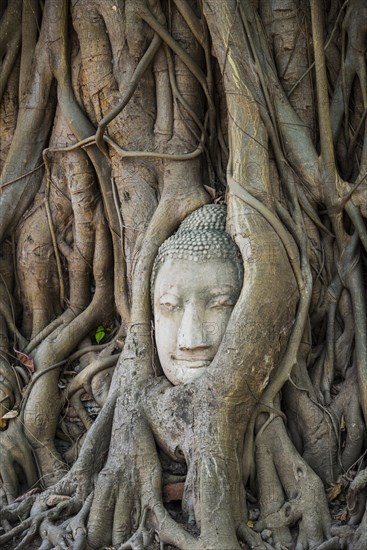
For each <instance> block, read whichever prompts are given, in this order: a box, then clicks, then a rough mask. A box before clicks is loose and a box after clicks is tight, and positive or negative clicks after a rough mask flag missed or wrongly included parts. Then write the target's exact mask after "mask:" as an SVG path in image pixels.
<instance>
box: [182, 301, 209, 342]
mask: <svg viewBox="0 0 367 550" xmlns="http://www.w3.org/2000/svg"><path fill="white" fill-rule="evenodd" d="M204 334H205V331H204V315H203V314H200V312H199V311H198V308H197V307H196V306H195V304H187V306H186V307H185V309H184V313H183V316H182V321H181V325H180V328H179V331H178V338H177V346H178V349H180V350H196V349H206V348H208V347H209V345H208V343H207V342H206V341H205V338H204Z"/></svg>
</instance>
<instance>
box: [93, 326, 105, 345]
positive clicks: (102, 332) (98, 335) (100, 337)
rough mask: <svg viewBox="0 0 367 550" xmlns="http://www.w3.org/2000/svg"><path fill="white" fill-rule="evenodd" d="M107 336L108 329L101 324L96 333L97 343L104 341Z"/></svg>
mask: <svg viewBox="0 0 367 550" xmlns="http://www.w3.org/2000/svg"><path fill="white" fill-rule="evenodd" d="M105 336H106V329H105V327H104V326H102V325H99V327H97V330H96V334H95V336H94V337H95V339H96V342H97V344H99V343H100V342H102V340H103V338H104V337H105Z"/></svg>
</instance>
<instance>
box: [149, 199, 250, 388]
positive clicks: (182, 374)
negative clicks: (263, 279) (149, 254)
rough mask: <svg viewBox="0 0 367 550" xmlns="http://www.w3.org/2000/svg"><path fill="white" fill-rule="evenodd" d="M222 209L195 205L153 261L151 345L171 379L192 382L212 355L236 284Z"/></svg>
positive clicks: (239, 272) (237, 268)
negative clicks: (152, 342) (154, 342)
mask: <svg viewBox="0 0 367 550" xmlns="http://www.w3.org/2000/svg"><path fill="white" fill-rule="evenodd" d="M226 211H227V209H226V207H225V206H224V205H217V204H209V205H205V206H203V207H201V208H199V209H198V210H195V211H194V212H193V213H192V214H190V215H189V216H188V217H187V218H186V219H185V220H184V221H183V222H182V223H181V225H180V227H179V228H178V230H177V232H176V233H175V234H174V235H173V236H172V237H170V238H169V239H167V240H166V241H165V242H164V243H163V244H162V245H161V246H160V248H159V250H158V254H157V257H156V259H155V262H154V266H153V271H152V278H151V293H152V302H153V311H154V326H155V338H156V346H157V352H158V357H159V361H160V363H161V367H162V369H163V372H164V374H165V375H166V377H167V378H168V380H169V381H170V382H171V383H172V384H174V385H177V384H185V383H188V382H192V381H193V380H195V379H196V378H198V377H199V376H201V375H202V374H203V372H204V371H205V369H206V368H207V367H208V366H209V365H210V363H211V362H212V361H213V359H214V357H215V355H216V353H217V351H218V348H219V346H220V343H221V341H222V338H223V335H224V331H225V329H226V326H227V323H228V321H229V318H230V316H231V313H232V310H233V307H234V305H235V303H236V301H237V299H238V297H239V294H240V291H241V288H242V280H243V265H242V259H241V255H240V252H239V249H238V247H237V245H236V244H235V242H234V241H233V240H232V238H231V237H230V235H229V234H228V233H226V231H225V225H226Z"/></svg>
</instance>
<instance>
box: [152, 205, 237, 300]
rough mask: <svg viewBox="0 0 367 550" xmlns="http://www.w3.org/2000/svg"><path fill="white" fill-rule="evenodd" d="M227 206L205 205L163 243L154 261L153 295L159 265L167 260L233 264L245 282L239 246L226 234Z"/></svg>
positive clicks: (186, 219)
mask: <svg viewBox="0 0 367 550" xmlns="http://www.w3.org/2000/svg"><path fill="white" fill-rule="evenodd" d="M226 216H227V207H226V206H225V205H220V204H206V205H205V206H202V207H201V208H199V209H198V210H195V211H194V212H192V213H191V214H190V215H189V216H187V218H185V220H184V221H183V222H182V223H181V225H180V226H179V228H178V230H177V231H176V233H174V234H173V235H172V236H171V237H169V238H168V239H167V240H165V241H164V242H163V244H162V245H161V246H160V248H159V250H158V254H157V256H156V258H155V261H154V265H153V270H152V277H151V296H152V300H153V295H154V285H155V280H156V277H157V273H158V270H159V268H160V266H161V265H162V264H163V263H164V262H165V261H166V260H168V259H173V260H175V259H177V260H191V261H193V262H199V263H201V262H206V261H208V260H211V259H214V260H223V262H225V261H228V260H229V261H232V262H233V264H234V265H235V266H236V268H237V271H238V280H239V282H241V283H242V279H243V264H242V258H241V254H240V251H239V248H238V247H237V245H236V243H235V242H234V241H233V239H232V238H231V236H230V235H229V234H228V233H227V232H226Z"/></svg>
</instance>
